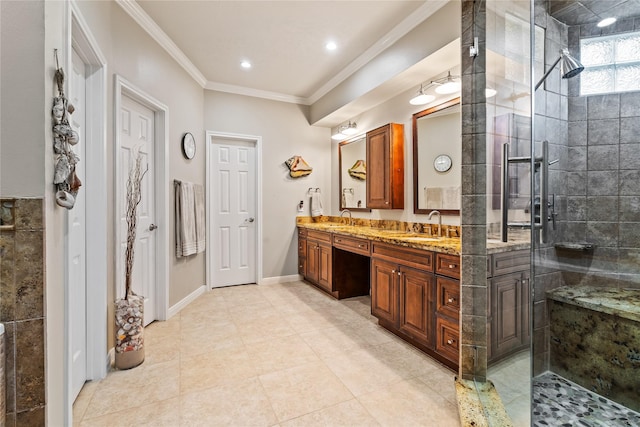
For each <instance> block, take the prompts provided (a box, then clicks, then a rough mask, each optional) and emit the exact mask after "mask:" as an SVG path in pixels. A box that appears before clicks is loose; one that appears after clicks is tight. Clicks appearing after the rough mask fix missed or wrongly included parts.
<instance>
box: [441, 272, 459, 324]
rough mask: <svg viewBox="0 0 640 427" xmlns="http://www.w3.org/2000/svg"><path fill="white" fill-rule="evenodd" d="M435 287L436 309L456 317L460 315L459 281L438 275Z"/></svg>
mask: <svg viewBox="0 0 640 427" xmlns="http://www.w3.org/2000/svg"><path fill="white" fill-rule="evenodd" d="M436 289H437V290H436V311H437V312H438V313H441V314H444V315H446V316H449V317H451V318H453V319H458V318H459V317H460V282H459V281H457V280H450V279H445V278H444V277H438V278H437V279H436Z"/></svg>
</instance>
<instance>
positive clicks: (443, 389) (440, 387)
mask: <svg viewBox="0 0 640 427" xmlns="http://www.w3.org/2000/svg"><path fill="white" fill-rule="evenodd" d="M433 364H434V365H435V366H434V368H433V369H432V370H431V371H430V372H428V373H425V374H422V375H419V376H418V377H417V378H418V379H419V380H420V381H422V382H423V383H425V384H426V385H428V386H429V387H430V388H431V389H432V390H434V391H435V392H436V393H439V394H440V395H441V396H442V397H444V398H445V399H447V400H448V401H449V402H451V403H452V404H454V405H457V404H458V401H457V398H456V386H455V377H456V373H455V372H453V371H452V370H450V369H449V368H446V367H445V366H442V365H440V364H439V363H438V362H436V361H433Z"/></svg>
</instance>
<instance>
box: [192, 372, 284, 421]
mask: <svg viewBox="0 0 640 427" xmlns="http://www.w3.org/2000/svg"><path fill="white" fill-rule="evenodd" d="M277 422H278V420H277V418H276V415H275V413H274V411H273V409H272V408H271V405H270V403H269V399H268V398H267V396H266V394H265V392H264V389H263V388H262V385H261V384H260V381H258V379H257V378H249V379H246V380H239V381H236V382H234V383H229V384H225V385H224V386H220V387H213V388H209V389H206V390H198V391H194V392H191V393H187V394H183V395H182V396H181V397H180V425H181V426H273V425H274V424H276V423H277Z"/></svg>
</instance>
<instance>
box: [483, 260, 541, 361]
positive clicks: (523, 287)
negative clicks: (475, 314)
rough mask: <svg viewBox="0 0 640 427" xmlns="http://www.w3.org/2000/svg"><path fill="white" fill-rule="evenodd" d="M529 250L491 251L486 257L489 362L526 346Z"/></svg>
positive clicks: (528, 338)
mask: <svg viewBox="0 0 640 427" xmlns="http://www.w3.org/2000/svg"><path fill="white" fill-rule="evenodd" d="M529 269H530V253H529V251H528V250H521V251H512V252H503V253H497V254H493V255H491V256H490V258H489V271H488V276H489V283H488V284H489V288H490V295H489V331H488V332H489V339H490V343H489V346H488V349H489V354H488V359H489V362H490V363H492V362H495V361H498V360H500V359H502V358H504V357H506V356H508V355H510V354H512V353H515V352H517V351H520V350H522V349H524V348H526V347H528V346H529V342H530V339H531V337H530V333H529V303H530V299H531V298H530V284H529V277H530V270H529Z"/></svg>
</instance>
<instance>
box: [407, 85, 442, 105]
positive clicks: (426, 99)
mask: <svg viewBox="0 0 640 427" xmlns="http://www.w3.org/2000/svg"><path fill="white" fill-rule="evenodd" d="M434 99H436V97H435V96H433V95H427V94H426V93H424V85H422V84H421V85H420V90H419V91H418V94H417V95H416V96H414V97H413V98H411V99H410V100H409V104H411V105H424V104H428V103H430V102H431V101H433V100H434Z"/></svg>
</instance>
